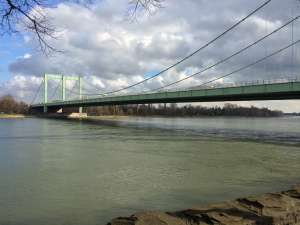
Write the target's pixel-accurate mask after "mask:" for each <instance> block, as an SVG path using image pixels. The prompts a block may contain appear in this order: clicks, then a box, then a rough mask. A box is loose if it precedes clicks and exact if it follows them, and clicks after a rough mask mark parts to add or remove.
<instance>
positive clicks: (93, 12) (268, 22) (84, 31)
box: [0, 0, 300, 112]
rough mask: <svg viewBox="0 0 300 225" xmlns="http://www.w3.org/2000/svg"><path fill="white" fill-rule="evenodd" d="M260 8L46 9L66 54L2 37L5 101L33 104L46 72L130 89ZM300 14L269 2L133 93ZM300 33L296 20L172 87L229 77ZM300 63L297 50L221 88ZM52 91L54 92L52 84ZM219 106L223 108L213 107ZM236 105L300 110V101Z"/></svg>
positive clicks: (290, 71)
mask: <svg viewBox="0 0 300 225" xmlns="http://www.w3.org/2000/svg"><path fill="white" fill-rule="evenodd" d="M263 2H265V1H264V0H251V1H249V0H226V1H220V0H219V1H218V0H215V1H211V0H197V1H195V0H185V1H180V0H165V2H164V3H163V7H162V8H160V9H157V10H156V11H154V12H152V13H151V14H149V13H147V12H140V13H138V14H137V15H135V17H132V14H131V13H130V7H131V6H130V4H128V0H101V1H100V0H99V1H95V2H93V3H92V4H91V5H89V6H88V7H86V6H83V5H79V4H75V3H72V2H70V1H68V2H67V3H66V2H65V3H59V4H57V5H55V6H54V7H52V8H49V9H44V10H45V11H46V12H47V15H49V18H51V20H52V23H53V24H54V25H55V26H56V28H57V31H58V34H59V35H58V39H57V40H49V42H50V43H51V45H53V46H55V47H56V48H57V49H61V50H63V53H57V54H53V55H51V56H50V57H46V56H45V55H43V54H42V53H40V52H38V51H36V46H37V43H36V40H35V37H34V35H33V34H30V33H25V32H24V33H20V34H16V35H13V36H2V37H0V59H1V60H0V88H1V89H0V95H3V94H12V95H14V96H16V97H18V98H20V99H23V100H26V101H30V99H32V97H33V95H34V92H35V91H36V90H37V89H38V86H39V84H40V82H41V76H42V75H43V74H44V73H59V74H66V75H82V76H84V78H85V82H86V84H85V91H86V92H91V93H95V92H105V91H111V90H115V89H117V88H121V87H125V86H127V85H129V84H132V83H135V82H138V81H140V80H142V79H144V78H146V77H148V76H151V75H153V74H155V73H157V72H158V71H160V70H162V69H164V68H166V67H168V66H169V65H171V64H173V63H175V62H176V61H178V60H180V59H181V58H183V57H184V56H186V55H188V54H189V53H191V52H193V51H194V50H196V49H197V48H199V47H201V46H202V45H204V44H205V43H206V42H208V41H210V40H211V39H212V38H214V37H215V36H217V35H218V34H220V33H221V32H223V31H224V30H225V29H226V28H228V27H230V26H231V25H232V24H234V23H235V22H236V21H238V20H239V19H241V18H242V17H244V16H245V15H247V14H248V13H249V12H250V11H252V10H254V9H255V8H256V7H258V6H259V5H260V4H262V3H263ZM299 13H300V3H299V1H297V0H285V1H282V0H272V1H271V3H270V4H268V5H267V6H266V7H265V8H263V9H262V10H261V11H259V12H258V13H256V14H255V15H254V16H252V17H251V18H250V19H248V20H247V21H246V22H244V23H243V24H241V25H240V26H238V27H237V28H236V29H235V30H234V31H233V32H230V33H228V34H226V35H225V36H224V37H223V38H221V39H220V40H218V41H217V42H215V43H214V44H213V45H211V46H210V47H208V48H206V49H205V50H204V51H201V52H200V53H198V54H197V55H195V56H194V57H192V58H191V59H190V60H187V61H186V62H184V63H182V64H181V65H179V66H177V67H176V68H174V69H172V70H170V71H168V72H167V73H165V74H163V75H162V76H159V77H157V78H155V79H153V80H151V81H149V82H147V83H146V84H144V85H140V86H137V87H136V88H134V89H133V90H130V91H141V90H149V89H153V88H157V87H160V86H162V85H165V84H168V83H170V82H172V81H176V80H178V79H181V78H184V77H185V76H188V75H190V74H192V73H193V72H197V71H199V70H201V69H203V68H205V67H207V66H210V65H211V64H213V63H215V62H217V61H218V60H221V59H223V58H224V57H227V56H229V55H231V54H233V53H235V52H236V51H238V50H240V49H241V48H243V47H245V46H247V45H249V44H250V43H252V42H254V41H256V40H257V39H259V38H261V37H263V36H264V35H266V34H267V33H270V32H271V31H273V30H274V29H276V28H277V27H279V26H281V25H283V24H284V23H286V22H287V21H288V20H290V19H291V18H292V17H295V16H297V15H299ZM299 34H300V29H299V21H295V22H294V23H293V24H292V25H289V26H287V27H286V28H284V29H282V30H281V31H280V32H277V33H276V34H275V35H273V36H272V37H270V38H268V39H266V40H265V41H263V42H262V43H260V44H258V45H257V46H255V47H253V48H251V49H249V50H248V51H247V52H245V53H242V54H240V55H239V56H238V57H234V58H232V59H231V60H229V61H228V62H226V63H224V64H222V65H219V66H217V67H215V68H213V69H211V70H209V71H207V72H205V73H203V74H201V75H199V76H196V77H193V78H192V79H188V80H186V81H185V82H183V83H180V84H179V85H175V86H172V88H182V87H186V86H197V85H200V84H201V83H202V82H205V81H208V80H211V79H213V78H216V77H218V76H221V75H224V74H226V73H229V72H231V71H233V70H235V69H237V68H239V67H242V66H244V65H247V64H249V63H251V62H253V61H256V60H257V59H260V58H262V57H264V56H266V55H268V54H270V53H272V52H273V51H276V50H278V49H280V48H282V47H284V46H286V45H288V44H290V43H291V42H292V41H293V40H294V41H295V40H297V38H298V37H300V36H299ZM299 62H300V46H298V45H296V46H294V47H293V48H290V49H288V50H286V51H284V52H282V53H281V54H278V55H276V56H274V57H272V58H270V59H268V60H266V61H264V62H262V63H260V64H257V65H256V66H254V67H251V68H249V69H247V70H245V71H243V72H240V73H238V74H234V75H232V76H230V77H228V78H226V79H223V80H220V81H218V83H233V82H243V81H253V80H263V79H265V80H273V79H288V78H295V77H297V76H298V77H299V76H300V74H299V73H298V71H299V69H300V68H299ZM51 85H52V86H51ZM70 85H72V84H70ZM50 86H51V87H53V88H52V89H55V83H53V84H50ZM50 95H51V94H50ZM55 95H56V94H55V93H54V94H53V96H55ZM216 104H218V105H219V104H220V103H210V105H216ZM239 104H242V105H247V106H248V105H256V106H259V107H262V106H267V107H270V108H273V109H280V110H284V111H286V112H294V111H298V112H300V101H269V102H241V103H239Z"/></svg>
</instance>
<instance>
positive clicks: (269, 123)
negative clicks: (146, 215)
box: [0, 117, 300, 225]
mask: <svg viewBox="0 0 300 225" xmlns="http://www.w3.org/2000/svg"><path fill="white" fill-rule="evenodd" d="M299 182H300V117H283V118H254V119H253V118H252V119H246V118H199V119H198V118H197V119H196V118H195V119H189V118H139V117H133V118H122V119H119V120H114V121H102V122H97V123H96V122H93V123H92V122H76V121H64V120H47V119H24V120H0V225H41V224H43V225H69V224H70V225H71V224H72V225H77V224H78V225H79V224H80V225H95V224H106V222H108V221H109V220H110V219H111V218H113V217H116V216H122V215H129V214H132V213H134V212H136V211H141V210H167V211H171V210H179V209H184V208H187V207H191V206H197V205H201V204H205V203H209V202H216V201H222V200H225V199H231V198H235V197H240V196H245V195H251V194H258V193H263V192H268V191H277V190H281V189H284V188H289V187H291V186H292V185H294V184H295V183H299Z"/></svg>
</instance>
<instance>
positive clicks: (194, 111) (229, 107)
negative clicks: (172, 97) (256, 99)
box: [86, 104, 284, 117]
mask: <svg viewBox="0 0 300 225" xmlns="http://www.w3.org/2000/svg"><path fill="white" fill-rule="evenodd" d="M86 112H87V113H88V115H94V116H106V115H118V116H124V115H125V116H181V117H197V116H245V117H278V116H282V115H284V114H283V112H281V111H278V110H270V109H268V108H257V107H254V106H251V107H242V106H238V105H235V104H225V105H224V106H223V107H219V106H215V107H210V108H209V107H204V106H199V105H186V106H182V107H180V106H178V105H177V104H158V105H155V106H154V105H151V104H148V105H127V106H102V107H89V108H86Z"/></svg>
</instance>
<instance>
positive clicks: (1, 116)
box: [0, 114, 25, 119]
mask: <svg viewBox="0 0 300 225" xmlns="http://www.w3.org/2000/svg"><path fill="white" fill-rule="evenodd" d="M23 118H25V115H23V114H0V119H23Z"/></svg>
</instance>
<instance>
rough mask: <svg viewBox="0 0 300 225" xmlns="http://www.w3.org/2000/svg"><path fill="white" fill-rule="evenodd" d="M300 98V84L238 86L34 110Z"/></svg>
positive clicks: (95, 100)
mask: <svg viewBox="0 0 300 225" xmlns="http://www.w3.org/2000/svg"><path fill="white" fill-rule="evenodd" d="M288 99H300V82H299V81H295V82H286V83H274V84H257V85H248V86H238V87H223V88H211V89H194V90H186V91H173V92H157V93H148V94H133V95H122V96H110V97H99V98H90V99H81V100H70V101H55V102H48V103H46V104H45V105H44V104H43V103H41V104H35V105H32V106H31V107H32V108H33V109H37V108H41V107H44V106H46V107H48V108H51V107H53V108H57V107H88V106H104V105H125V104H148V103H185V102H220V101H255V100H288Z"/></svg>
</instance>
